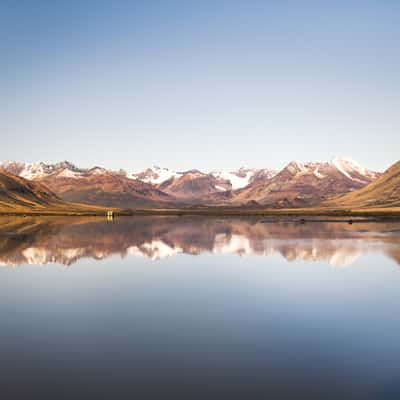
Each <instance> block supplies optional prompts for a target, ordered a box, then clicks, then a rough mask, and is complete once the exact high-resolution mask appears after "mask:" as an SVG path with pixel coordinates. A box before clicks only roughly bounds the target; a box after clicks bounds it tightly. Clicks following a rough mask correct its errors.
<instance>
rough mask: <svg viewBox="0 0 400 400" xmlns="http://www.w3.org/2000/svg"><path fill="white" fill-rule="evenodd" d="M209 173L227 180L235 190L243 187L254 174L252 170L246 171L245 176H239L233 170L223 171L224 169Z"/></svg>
mask: <svg viewBox="0 0 400 400" xmlns="http://www.w3.org/2000/svg"><path fill="white" fill-rule="evenodd" d="M211 175H213V176H214V177H215V178H217V179H223V180H226V181H229V182H230V183H231V185H232V189H233V190H236V189H241V188H244V187H245V186H247V185H248V184H249V183H250V180H251V178H252V176H253V175H254V171H247V172H246V173H245V176H239V175H238V174H237V173H235V172H224V171H216V172H211Z"/></svg>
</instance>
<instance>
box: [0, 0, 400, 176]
mask: <svg viewBox="0 0 400 400" xmlns="http://www.w3.org/2000/svg"><path fill="white" fill-rule="evenodd" d="M399 44H400V1H398V0H392V1H391V0H376V1H368V0H363V1H352V0H343V1H342V0H335V1H328V0H327V1H299V0H294V1H285V0H279V1H278V0H277V1H266V0H260V1H251V0H247V1H235V0H229V1H218V0H212V1H211V0H202V1H188V0H186V1H177V0H175V1H168V0H158V1H155V0H143V1H140V2H135V1H126V2H125V1H101V0H97V1H71V0H70V1H54V0H49V1H40V0H35V1H34V0H31V1H23V0H20V1H13V0H9V1H8V0H3V1H1V3H0V46H1V47H0V88H1V90H0V132H1V139H2V140H1V147H0V160H8V159H15V160H20V161H38V160H43V161H48V162H55V161H59V160H64V159H68V160H70V161H73V162H75V163H77V164H79V165H82V166H91V165H102V166H106V167H111V168H119V167H124V168H128V169H132V168H133V169H137V168H142V167H145V166H147V165H149V164H153V163H155V164H158V165H162V166H167V167H171V168H176V169H187V168H199V169H205V170H211V169H218V168H227V169H232V168H235V167H238V166H241V165H247V166H254V167H274V168H277V167H281V166H283V165H284V164H285V163H286V162H288V161H290V160H299V161H308V160H325V159H329V158H331V157H332V156H334V155H343V156H351V157H353V158H354V159H356V160H358V161H359V162H360V163H362V164H365V165H367V166H369V167H371V168H374V169H384V168H386V167H387V166H389V165H390V164H391V163H393V162H394V161H396V160H398V159H400V72H399V71H400V50H399Z"/></svg>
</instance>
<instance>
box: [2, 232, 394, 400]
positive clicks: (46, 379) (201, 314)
mask: <svg viewBox="0 0 400 400" xmlns="http://www.w3.org/2000/svg"><path fill="white" fill-rule="evenodd" d="M211 225H212V224H210V225H209V229H210V230H212V229H213V228H212V226H211ZM114 227H115V225H114ZM222 228H223V229H225V230H226V229H227V226H226V224H225V225H224V226H223V227H222ZM231 228H232V227H231ZM242 228H243V227H242ZM253 228H254V227H253ZM258 228H259V227H258ZM381 228H382V227H381ZM80 229H82V227H81V228H80ZM107 229H109V228H107ZM112 229H115V228H112ZM176 229H177V227H176V226H175V228H174V227H171V226H170V227H169V229H166V231H165V232H167V233H168V235H167V236H163V235H161V234H159V233H158V234H157V235H158V236H157V239H156V240H158V241H159V242H160V243H163V244H162V245H164V244H165V245H168V246H169V247H170V248H172V249H178V248H180V249H183V250H182V251H181V252H180V253H183V254H180V255H179V256H170V257H165V258H160V259H159V260H158V261H157V262H156V263H154V262H153V260H152V257H149V258H147V257H134V256H126V257H125V258H121V257H120V253H119V252H118V251H110V248H107V249H103V255H104V256H105V257H104V259H103V260H102V261H101V262H97V261H95V260H94V259H93V258H92V255H91V256H89V257H86V256H85V257H84V258H80V259H79V262H76V263H75V265H74V267H73V268H69V269H65V268H64V267H63V266H62V265H54V266H52V267H51V268H45V269H37V268H31V267H30V266H21V267H20V268H18V269H12V268H2V269H1V270H0V315H1V316H2V335H1V337H2V340H1V343H0V353H1V354H2V357H1V360H0V370H1V372H2V374H1V376H2V382H4V384H5V385H7V387H9V388H11V389H12V391H13V393H14V394H15V395H20V397H21V395H22V394H23V393H25V394H26V393H29V394H30V395H32V393H44V392H46V393H47V394H49V393H52V394H56V393H59V391H60V390H62V393H64V394H65V395H69V396H73V395H76V394H78V395H80V396H82V397H84V395H86V396H90V395H97V396H99V395H103V396H106V397H107V396H108V397H109V398H112V397H116V396H118V395H122V394H124V393H125V394H126V393H135V394H136V396H141V397H142V398H145V395H144V394H145V393H147V394H152V395H154V394H158V395H161V394H162V395H163V396H165V395H166V394H167V393H169V394H171V393H172V394H173V395H175V396H176V395H178V394H182V395H184V396H192V395H193V393H196V394H197V395H198V396H199V397H200V398H210V396H214V397H217V396H224V395H225V396H230V397H232V396H234V395H236V396H238V397H241V398H251V397H255V396H257V397H260V396H261V394H262V393H266V395H269V396H270V397H271V398H279V395H281V396H282V397H283V398H299V396H300V398H324V399H325V398H342V399H343V398H344V399H347V398H348V399H365V398H376V399H382V398H383V399H386V398H389V399H391V398H393V399H397V398H400V397H398V394H399V386H398V382H399V365H398V363H399V361H398V360H399V359H400V346H399V340H398V337H399V333H400V318H399V317H398V310H399V307H400V295H399V287H400V273H399V272H400V270H399V267H398V263H397V262H396V261H395V259H394V258H393V254H395V253H396V250H397V251H398V246H399V242H398V240H397V239H396V240H392V239H393V237H394V235H395V234H394V233H393V234H382V233H380V234H379V235H377V234H374V233H373V232H372V231H370V232H368V235H367V236H368V238H367V236H366V238H365V241H364V242H363V240H362V239H360V238H356V239H354V240H353V239H352V238H351V237H348V238H344V237H343V236H344V235H348V234H349V232H348V229H347V228H345V229H347V231H346V232H345V233H342V234H339V236H341V238H339V239H335V238H333V237H332V238H331V239H328V237H327V236H328V235H327V232H326V230H325V234H323V233H322V234H321V232H322V231H321V229H319V230H318V229H317V227H316V228H314V230H315V231H316V232H318V233H319V234H320V236H322V237H314V238H313V237H308V238H307V237H306V238H303V239H302V238H296V231H293V232H291V233H290V235H289V236H291V238H289V237H287V238H286V239H284V238H282V237H281V238H279V237H275V238H273V237H268V238H266V237H265V235H266V231H264V230H262V232H261V233H260V232H258V234H257V240H256V238H255V237H254V236H252V235H251V234H250V233H248V234H247V235H244V233H243V232H242V235H238V234H236V233H234V234H232V232H225V234H224V235H225V236H219V235H222V234H223V233H218V234H217V235H214V233H213V234H212V235H211V237H212V238H213V240H212V245H211V247H210V246H209V245H208V242H209V240H208V239H207V238H204V237H197V240H194V239H193V236H191V240H190V242H187V241H186V240H185V239H184V238H185V237H188V236H190V235H189V231H187V230H186V227H185V229H184V232H185V234H183V235H182V238H183V239H182V240H180V241H179V243H180V244H179V245H178V240H177V239H176V238H177V237H178V236H179V237H180V235H177V236H174V235H175V233H176ZM181 229H183V228H182V226H179V229H178V231H179V232H180V233H181ZM263 229H264V228H263ZM268 229H269V231H268V232H271V229H272V228H268ZM300 229H304V228H300ZM327 229H330V228H327ZM349 229H351V230H357V229H354V228H349ZM81 231H82V232H85V230H84V229H83V230H81ZM146 232H147V228H145V227H142V238H144V239H145V240H143V241H142V243H140V241H138V242H135V241H133V242H132V239H130V238H126V232H125V234H124V237H125V239H127V242H126V244H127V247H126V248H127V249H128V248H132V246H136V247H137V248H138V249H140V248H141V247H143V246H144V248H145V249H147V250H149V247H147V246H148V244H149V243H153V245H154V243H157V245H158V242H155V241H153V240H152V238H151V236H150V237H147V233H146ZM329 232H330V231H329ZM253 233H254V229H253ZM303 233H304V235H305V236H306V232H303ZM37 234H38V233H37V232H36V235H37ZM41 234H42V235H43V234H44V232H43V231H41ZM85 234H86V233H85ZM192 234H193V231H192ZM330 234H331V233H329V235H330ZM58 235H61V234H60V233H58ZM227 235H228V236H229V235H231V236H230V237H231V241H229V240H226V237H228V236H227ZM357 235H358V233H354V232H353V233H351V236H357ZM67 236H68V235H67ZM67 236H63V237H64V243H62V244H63V245H68V243H66V242H68V240H67V239H66V238H67ZM281 236H282V235H281ZM60 237H61V236H59V238H60ZM82 237H83V236H82ZM173 237H174V238H175V239H174V240H172V238H173ZM243 237H244V238H245V240H244V241H242V240H243V239H242V238H243ZM42 239H43V240H46V241H47V242H46V243H47V247H46V248H47V249H49V248H50V249H51V246H50V243H51V239H49V238H48V237H47V236H46V235H44V236H43V237H42ZM91 239H92V240H93V241H95V239H96V238H94V237H92V238H91ZM49 240H50V241H49ZM97 240H100V237H97ZM101 240H102V241H103V242H104V241H105V240H106V239H105V237H104V235H102V236H101ZM118 240H119V239H118ZM107 242H108V240H107ZM265 243H268V246H270V247H267V248H266V247H265ZM33 244H34V243H33ZM195 244H197V247H196V249H195V248H194V247H193V246H195ZM162 245H161V246H162ZM188 245H190V246H191V247H187V246H188ZM226 246H227V247H226ZM346 246H347V248H348V250H349V251H348V252H346V251H345V252H344V253H345V255H344V257H345V259H346V257H347V256H348V254H350V256H348V257H350V260H351V263H352V264H351V265H352V266H351V268H345V269H336V268H330V267H329V266H328V265H327V262H331V260H332V258H331V257H338V258H339V259H340V258H341V257H342V255H341V254H342V253H343V250H342V249H343V248H346ZM30 247H34V246H30ZM117 247H118V246H117ZM65 248H66V249H69V248H70V247H68V246H66V247H65ZM239 248H240V249H242V248H243V249H244V251H245V252H246V251H248V250H249V249H254V248H256V249H260V252H259V253H257V254H266V255H268V256H266V257H262V256H261V257H238V256H237V251H236V250H237V249H239ZM270 248H272V249H273V251H270ZM323 248H325V249H328V250H327V251H326V252H323V251H322V249H323ZM81 249H84V250H82V251H84V252H86V253H84V254H87V245H86V244H85V246H83V247H81ZM98 249H100V247H98ZM98 249H96V251H97V250H98ZM188 249H191V251H192V253H193V254H196V251H200V254H201V255H200V256H198V257H193V256H190V255H188V254H184V253H187V252H188V251H187V250H188ZM199 249H200V250H199ZM204 249H206V250H204ZM276 249H279V251H276ZM286 249H287V251H286ZM315 249H316V250H315ZM330 249H334V250H335V252H333V253H332V252H331V251H330ZM3 250H4V248H3ZM93 250H95V249H93ZM150 250H151V247H150ZM225 250H227V251H225ZM353 250H354V251H353ZM264 251H265V253H263V252H264ZM384 251H386V252H389V253H390V252H392V253H390V254H391V256H389V257H388V256H387V254H386V253H384ZM319 252H321V253H319ZM341 252H342V253H341ZM304 254H306V256H305V255H304ZM327 254H328V255H327ZM332 254H333V255H332ZM337 254H339V255H337ZM80 255H81V253H79V254H78V256H80ZM282 255H286V257H282ZM289 255H290V256H289ZM354 255H357V256H358V255H359V257H355V256H354ZM74 256H75V254H74ZM292 259H293V260H296V262H295V263H293V262H290V263H288V262H287V260H292ZM334 259H335V258H334ZM57 262H59V261H57ZM339 265H342V263H339ZM11 389H10V390H11ZM249 396H250V397H249ZM390 396H392V397H390ZM128 397H129V396H128ZM265 397H266V396H265ZM17 398H18V397H17Z"/></svg>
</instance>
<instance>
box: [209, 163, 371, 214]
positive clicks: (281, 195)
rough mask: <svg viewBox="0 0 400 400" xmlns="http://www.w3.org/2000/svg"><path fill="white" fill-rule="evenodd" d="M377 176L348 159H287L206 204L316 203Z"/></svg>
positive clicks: (279, 205)
mask: <svg viewBox="0 0 400 400" xmlns="http://www.w3.org/2000/svg"><path fill="white" fill-rule="evenodd" d="M377 176H379V174H378V173H375V172H372V171H368V170H365V169H363V168H362V167H361V166H359V165H358V164H355V163H350V162H348V161H347V160H339V159H334V160H332V161H330V162H324V163H320V162H312V163H307V164H301V163H298V162H291V163H289V164H288V165H287V166H286V167H285V168H284V169H283V170H282V171H280V172H279V173H278V174H276V175H275V176H274V177H272V178H269V179H264V180H259V181H256V182H254V183H251V184H250V185H248V186H246V187H244V188H243V189H239V190H236V191H233V192H232V193H218V194H214V195H212V196H209V197H208V198H206V199H205V201H204V202H205V204H212V203H213V202H214V203H217V204H218V203H219V204H221V205H234V206H242V205H250V204H253V205H257V204H258V205H261V206H264V207H270V208H293V207H310V206H316V205H318V204H319V203H320V202H321V201H323V200H324V199H326V198H329V197H332V196H335V195H338V194H343V193H347V192H350V191H352V190H356V189H359V188H362V187H363V186H365V185H367V184H368V183H370V182H371V181H372V180H373V179H375V178H376V177H377Z"/></svg>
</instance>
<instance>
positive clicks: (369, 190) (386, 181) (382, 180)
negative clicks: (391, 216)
mask: <svg viewBox="0 0 400 400" xmlns="http://www.w3.org/2000/svg"><path fill="white" fill-rule="evenodd" d="M324 205H327V206H331V207H346V208H348V207H400V161H398V162H397V163H396V164H394V165H392V166H391V167H390V168H389V169H388V170H386V171H385V172H384V174H383V175H382V176H381V177H379V178H378V179H376V180H375V181H373V182H371V183H370V184H369V185H367V186H365V187H363V188H361V189H359V190H356V191H354V192H352V193H348V194H345V195H342V196H337V197H334V198H332V199H331V200H328V201H326V202H325V203H324Z"/></svg>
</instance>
